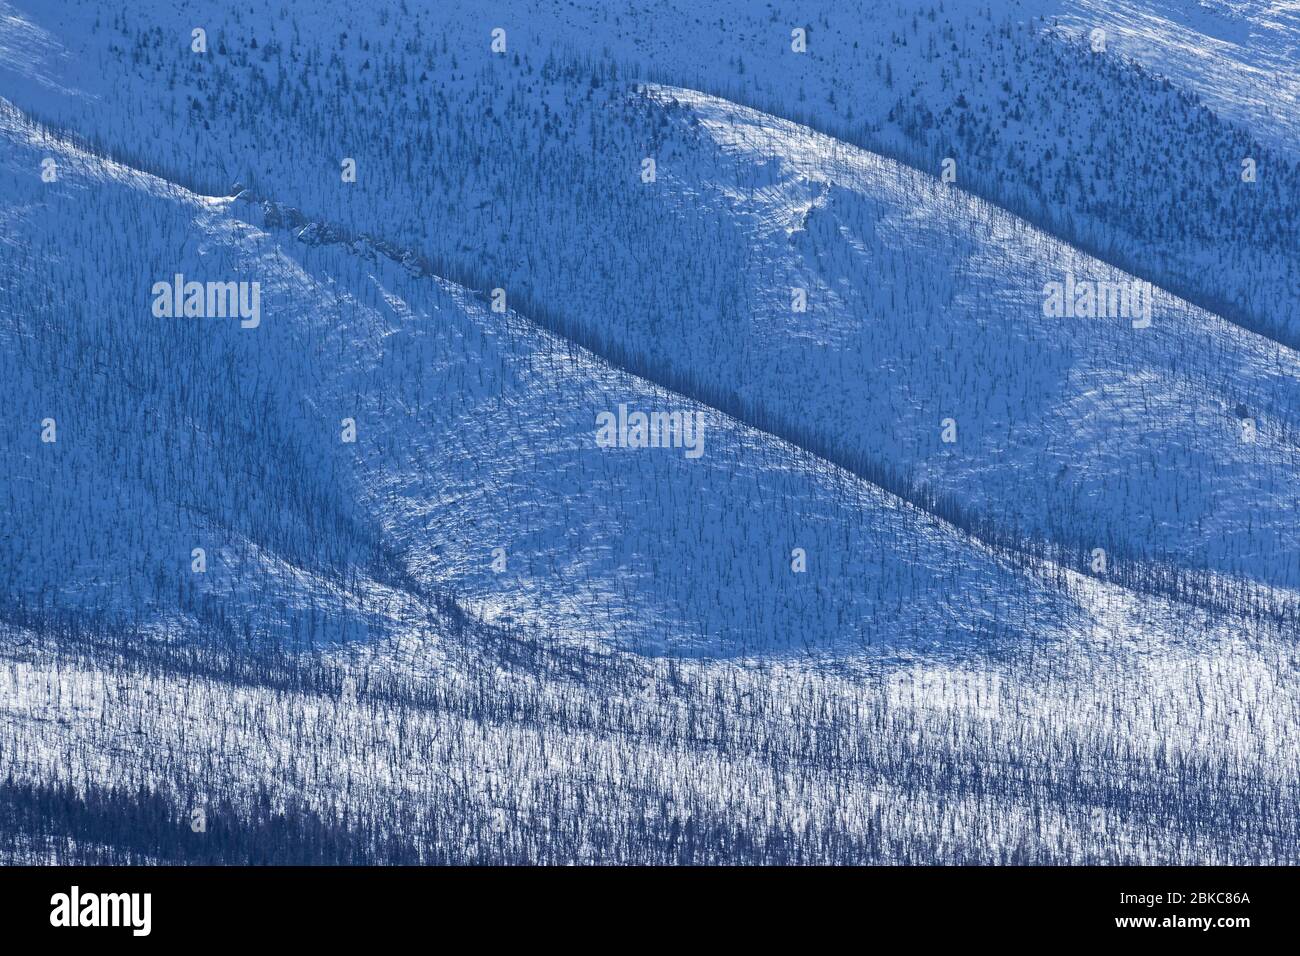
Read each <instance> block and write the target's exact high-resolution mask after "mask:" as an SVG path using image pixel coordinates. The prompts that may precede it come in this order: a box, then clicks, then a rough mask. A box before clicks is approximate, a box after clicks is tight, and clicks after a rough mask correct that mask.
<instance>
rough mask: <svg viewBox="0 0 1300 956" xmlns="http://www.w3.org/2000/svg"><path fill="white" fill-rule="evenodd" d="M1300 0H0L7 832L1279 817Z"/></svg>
mask: <svg viewBox="0 0 1300 956" xmlns="http://www.w3.org/2000/svg"><path fill="white" fill-rule="evenodd" d="M1297 17H1298V14H1297V10H1296V8H1295V5H1294V4H1286V3H1281V2H1272V3H1268V2H1263V0H1261V2H1246V0H1242V2H1235V3H1227V2H1225V3H1211V2H1208V0H1206V2H1202V3H1199V4H1192V3H1187V4H1182V3H1168V2H1164V0H1125V2H1116V3H1104V4H1103V3H1094V2H1091V0H1006V2H1000V3H998V2H995V3H987V4H978V5H977V4H964V3H953V2H940V0H933V2H922V0H893V2H885V3H877V2H866V0H863V2H861V3H853V2H849V3H843V2H839V3H826V4H821V3H809V2H800V3H786V2H776V3H771V4H765V5H762V6H761V7H760V6H758V5H752V4H740V3H723V2H719V0H691V2H689V3H687V2H685V0H681V2H679V0H666V2H664V3H659V4H654V5H651V6H648V7H647V6H645V5H619V4H607V3H603V2H596V0H573V2H569V0H566V2H563V3H560V2H555V3H549V2H544V3H537V2H528V3H524V2H505V3H499V4H493V5H491V6H490V7H487V6H485V5H482V4H474V3H468V2H465V3H460V2H456V3H447V2H439V3H434V2H424V0H395V2H389V0H377V2H375V3H370V4H360V5H357V4H344V3H338V2H333V0H327V2H319V3H313V4H311V5H285V4H263V3H261V2H258V0H253V2H252V3H249V2H248V0H242V2H238V3H236V2H234V0H204V2H197V3H186V4H177V3H174V2H167V3H163V2H161V0H157V2H155V0H149V2H142V3H130V4H127V3H121V2H108V0H81V2H71V0H70V2H66V3H59V2H54V3H51V2H46V0H42V2H35V0H0V97H2V98H3V99H2V100H0V182H2V183H3V190H2V191H0V397H2V398H3V402H2V403H0V860H3V861H20V862H21V861H39V862H68V863H78V862H109V863H118V862H130V863H159V862H187V863H188V862H193V863H293V862H308V863H337V862H350V863H393V862H399V863H446V862H451V863H471V862H480V863H574V862H578V863H664V862H672V863H728V864H743V863H760V864H761V863H980V862H982V863H990V862H992V863H1043V862H1047V863H1079V862H1093V863H1131V862H1172V863H1217V862H1225V863H1252V862H1255V863H1258V862H1264V863H1294V862H1297V861H1298V860H1300V832H1298V831H1300V789H1298V788H1300V749H1298V748H1300V743H1298V742H1300V660H1298V659H1297V647H1296V637H1297V633H1300V521H1297V506H1298V505H1300V352H1298V351H1297V349H1298V348H1300V271H1298V270H1300V235H1298V232H1297V225H1298V223H1300V130H1297V126H1296V116H1297V113H1296V110H1295V108H1294V107H1295V106H1296V98H1297V89H1300V87H1297V80H1296V75H1297V74H1296V66H1297V49H1298V46H1297V44H1298V43H1300V20H1298V19H1297Z"/></svg>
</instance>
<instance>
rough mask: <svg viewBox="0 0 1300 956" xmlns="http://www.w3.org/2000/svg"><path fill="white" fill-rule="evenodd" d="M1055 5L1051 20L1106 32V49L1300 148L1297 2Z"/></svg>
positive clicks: (1112, 0) (1072, 28) (1269, 139)
mask: <svg viewBox="0 0 1300 956" xmlns="http://www.w3.org/2000/svg"><path fill="white" fill-rule="evenodd" d="M1055 7H1056V9H1054V10H1053V12H1054V13H1056V14H1057V19H1056V21H1055V22H1054V26H1057V25H1059V28H1060V29H1061V30H1062V31H1064V32H1065V33H1067V34H1070V33H1073V34H1075V35H1078V36H1080V37H1082V36H1085V35H1089V34H1091V33H1092V31H1093V30H1097V29H1100V30H1104V31H1105V34H1106V36H1105V42H1106V44H1107V46H1108V48H1109V49H1111V50H1113V51H1115V52H1117V53H1119V54H1120V55H1122V56H1124V57H1127V58H1130V59H1132V60H1133V61H1135V62H1137V63H1141V64H1143V65H1144V66H1146V67H1147V68H1149V69H1151V70H1152V71H1153V72H1156V73H1159V74H1161V75H1164V76H1168V77H1171V78H1173V79H1174V80H1176V81H1177V82H1179V83H1181V84H1183V85H1185V86H1186V87H1187V88H1188V89H1191V90H1195V91H1196V93H1197V94H1199V95H1200V96H1201V97H1202V98H1203V99H1204V100H1205V101H1206V102H1207V103H1209V104H1210V105H1211V107H1212V108H1213V109H1214V110H1215V111H1216V112H1218V113H1219V114H1220V115H1222V116H1225V117H1227V118H1229V119H1231V120H1233V121H1234V122H1237V123H1239V124H1240V125H1242V126H1243V127H1246V128H1249V129H1250V130H1251V131H1252V132H1253V133H1254V134H1255V135H1256V136H1257V137H1259V139H1260V140H1261V141H1262V142H1265V143H1267V144H1268V145H1269V146H1271V147H1273V148H1275V149H1278V150H1281V151H1284V152H1286V153H1289V154H1290V155H1291V156H1293V157H1294V156H1296V155H1297V154H1298V153H1300V75H1297V73H1296V64H1297V63H1300V5H1297V4H1296V3H1295V2H1294V0H1194V2H1193V0H1065V2H1064V3H1060V4H1056V5H1055ZM1048 9H1051V8H1048Z"/></svg>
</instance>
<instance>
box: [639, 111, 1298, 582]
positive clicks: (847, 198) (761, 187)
mask: <svg viewBox="0 0 1300 956" xmlns="http://www.w3.org/2000/svg"><path fill="white" fill-rule="evenodd" d="M648 95H649V96H650V97H651V98H653V99H655V100H656V101H658V102H661V103H664V104H667V105H669V106H671V107H673V109H672V110H670V113H673V114H674V115H675V117H676V118H675V121H676V122H679V123H681V124H682V125H684V126H686V127H690V128H695V129H699V130H702V131H703V133H704V136H705V137H706V138H707V139H708V140H710V141H711V142H714V143H716V144H717V145H718V146H719V147H720V149H721V158H720V159H719V161H718V162H717V165H715V166H712V167H705V168H702V166H701V164H699V163H698V162H696V163H692V164H691V165H689V166H684V167H682V168H680V169H679V168H678V167H672V166H668V167H665V168H664V170H663V178H664V180H665V182H664V184H663V186H662V188H663V190H664V193H665V195H666V196H670V197H673V198H675V199H677V200H678V201H680V202H682V203H683V204H688V205H690V206H692V207H697V208H698V207H699V206H701V205H706V206H710V207H711V208H716V209H717V214H718V215H720V216H721V215H734V216H735V217H736V219H737V221H738V222H739V223H740V224H741V228H742V231H743V234H744V236H745V241H746V243H747V245H748V247H749V248H750V249H752V250H754V255H753V256H752V258H751V261H750V264H749V271H748V281H749V288H750V290H751V297H752V298H751V300H750V302H749V305H750V308H751V310H752V316H753V317H752V320H751V322H750V323H749V324H748V326H747V327H746V328H745V329H744V330H743V332H742V333H741V334H739V335H738V334H737V333H736V330H734V329H730V330H728V332H727V336H728V340H729V341H731V342H733V343H734V344H735V347H733V348H731V349H726V348H724V347H723V343H722V341H721V338H720V337H719V336H718V335H717V334H716V332H714V331H713V330H709V329H708V328H707V327H701V326H700V325H698V324H697V323H695V322H692V321H690V320H689V319H687V320H685V321H683V322H682V323H681V326H680V328H679V329H678V330H677V332H676V335H677V336H679V337H680V338H681V339H682V340H684V341H686V342H688V343H690V346H689V347H688V348H687V349H685V350H684V351H685V354H686V355H688V356H693V357H696V361H695V366H696V372H697V375H698V376H699V378H700V379H704V378H705V376H706V375H707V374H709V373H710V372H712V374H714V375H716V376H718V377H721V378H723V379H724V380H727V381H729V383H730V384H731V385H732V386H733V387H734V388H735V389H736V391H737V393H738V394H739V395H740V396H742V402H743V403H744V404H745V406H746V407H748V408H749V409H750V410H751V414H752V415H754V416H755V417H756V418H760V417H762V416H764V415H767V416H771V420H774V421H775V422H777V423H778V425H777V426H776V430H778V431H782V432H788V433H791V434H799V435H801V436H805V437H804V441H805V443H806V444H807V445H808V446H809V447H815V448H819V449H829V450H830V453H831V454H832V455H834V456H835V457H836V458H837V460H840V461H844V462H846V463H857V468H858V470H860V471H862V472H864V473H865V472H869V471H870V470H871V469H872V468H873V467H874V468H881V469H883V470H886V471H888V470H889V469H890V467H891V466H892V468H893V469H894V471H893V480H894V481H896V482H898V484H899V486H900V487H907V486H908V485H910V486H911V487H912V488H913V489H920V488H926V489H930V490H932V491H933V492H934V493H935V494H937V495H938V496H939V497H940V498H941V499H945V500H947V501H951V502H955V503H956V504H957V505H958V506H959V507H960V509H961V510H962V511H963V512H964V514H965V515H966V516H967V520H970V521H971V522H972V523H973V524H981V525H991V526H992V528H993V529H994V533H997V532H998V531H1003V532H1005V531H1013V532H1014V533H1017V534H1027V535H1029V536H1032V537H1036V538H1040V539H1044V540H1051V541H1055V542H1057V543H1059V544H1061V545H1063V546H1065V547H1067V548H1068V549H1071V550H1072V551H1073V552H1074V553H1075V554H1076V555H1077V558H1076V560H1077V561H1078V566H1079V567H1080V568H1083V567H1086V566H1087V563H1088V560H1089V555H1090V554H1091V552H1092V549H1093V548H1103V549H1105V550H1106V551H1107V553H1108V554H1118V555H1123V556H1126V557H1133V558H1137V557H1146V558H1151V559H1157V560H1160V561H1163V562H1171V563H1173V564H1175V565H1177V566H1179V567H1183V568H1205V569H1209V570H1212V571H1215V572H1220V573H1222V574H1227V575H1241V576H1245V577H1247V578H1252V579H1256V580H1260V581H1266V582H1271V583H1275V584H1281V585H1285V586H1288V587H1291V586H1294V585H1296V584H1297V583H1298V582H1300V537H1297V532H1296V528H1295V524H1294V522H1293V521H1292V520H1291V514H1292V512H1293V509H1294V508H1295V506H1296V504H1297V503H1298V502H1300V479H1298V478H1297V474H1298V468H1297V466H1298V465H1300V458H1298V456H1300V448H1298V447H1297V443H1296V436H1297V434H1300V430H1298V426H1300V421H1298V420H1297V417H1296V416H1297V414H1298V413H1300V384H1298V383H1300V356H1298V355H1297V353H1296V352H1294V351H1293V350H1291V349H1289V348H1287V347H1285V346H1282V345H1279V344H1277V343H1275V342H1273V341H1270V340H1268V339H1266V338H1263V337H1261V336H1259V335H1256V334H1254V333H1251V332H1247V331H1245V330H1243V329H1241V328H1240V327H1238V326H1235V325H1233V324H1232V323H1229V322H1227V321H1225V320H1223V319H1221V318H1219V317H1218V316H1215V315H1212V314H1210V313H1207V312H1205V311H1204V310H1202V309H1198V308H1195V307H1193V306H1190V305H1188V304H1187V303H1186V302H1183V301H1181V300H1179V299H1177V298H1176V297H1174V296H1171V295H1169V294H1167V293H1166V292H1164V291H1163V290H1161V289H1159V288H1153V289H1152V290H1151V301H1150V305H1149V310H1146V311H1144V310H1143V309H1142V308H1141V307H1139V303H1138V302H1137V301H1136V300H1135V303H1134V308H1133V309H1132V310H1131V311H1130V312H1126V313H1124V314H1118V313H1119V311H1120V310H1116V314H1111V315H1109V316H1107V315H1099V316H1095V317H1089V316H1086V315H1079V316H1075V315H1061V314H1054V315H1046V314H1045V312H1046V311H1049V305H1050V303H1049V300H1050V298H1051V291H1050V290H1051V287H1052V285H1053V284H1056V286H1057V287H1058V288H1062V287H1065V286H1066V285H1067V284H1070V283H1074V284H1075V286H1076V287H1077V288H1078V289H1083V288H1084V287H1085V286H1088V288H1089V289H1091V288H1092V286H1089V283H1093V284H1098V283H1100V284H1102V285H1100V286H1097V288H1104V287H1107V286H1112V285H1116V284H1122V285H1123V286H1124V287H1125V288H1131V287H1132V286H1133V283H1134V281H1135V280H1134V277H1133V276H1131V275H1128V274H1125V273H1122V272H1120V271H1118V270H1116V269H1114V268H1113V267H1110V266H1108V265H1106V264H1105V263H1103V262H1100V261H1098V260H1096V259H1094V258H1092V257H1090V256H1087V255H1085V254H1082V253H1080V252H1078V251H1077V250H1075V249H1072V248H1071V247H1069V246H1068V245H1066V244H1065V243H1063V242H1061V241H1059V240H1057V239H1055V238H1053V237H1051V236H1048V235H1045V234H1043V233H1042V232H1040V231H1039V230H1037V229H1035V228H1034V227H1032V226H1030V225H1029V224H1027V223H1025V222H1023V221H1021V220H1018V219H1017V218H1015V217H1014V216H1011V215H1008V214H1006V213H1004V212H1003V211H1001V210H999V209H997V208H995V207H992V206H990V205H989V204H987V203H985V202H983V201H980V200H977V199H974V198H972V197H970V196H969V195H968V194H965V193H962V192H959V191H955V190H952V189H950V188H947V187H945V186H944V185H943V184H942V183H940V182H936V181H935V180H933V179H931V178H929V177H926V176H922V175H918V174H916V173H914V172H913V171H911V170H909V169H907V168H906V167H903V166H901V165H899V164H898V163H895V162H892V161H889V160H884V159H882V158H880V157H878V156H875V155H873V154H871V153H868V152H865V151H862V150H859V149H856V148H854V147H851V146H846V145H845V144H843V143H840V142H838V141H836V140H834V139H832V138H830V137H828V136H825V135H822V134H817V133H814V132H812V131H810V130H808V129H806V128H804V127H800V126H798V125H797V124H794V123H790V122H788V121H784V120H778V119H775V118H773V117H771V116H768V115H765V114H761V113H758V112H755V111H753V110H748V109H745V108H741V107H737V106H735V105H734V104H731V103H728V102H726V101H722V100H718V99H716V98H713V97H707V96H704V95H701V94H697V93H692V92H690V91H684V90H679V89H665V88H654V89H651V90H650V91H649V93H648ZM679 107H680V108H682V109H684V111H685V112H684V114H680V115H678V114H676V112H675V110H676V108H679ZM794 290H806V299H807V303H808V305H807V311H806V312H800V311H797V309H796V308H794V307H792V300H791V292H792V291H794ZM1080 295H1081V293H1080ZM1080 301H1082V299H1078V298H1077V299H1076V302H1075V304H1076V305H1078V304H1079V302H1080ZM1121 305H1122V303H1121ZM1099 311H1101V309H1100V305H1099ZM1148 322H1149V326H1147V323H1148ZM633 339H634V341H635V343H636V346H637V347H644V346H643V341H644V339H637V338H636V336H635V335H634V336H633ZM945 419H952V421H953V423H954V426H955V427H954V429H953V430H954V432H955V438H956V440H955V441H953V442H951V443H945V442H944V440H943V439H944V427H943V425H942V423H943V422H944V420H945ZM950 437H951V436H950ZM910 494H911V496H912V497H916V498H917V499H918V500H920V499H921V497H922V495H921V493H920V492H919V491H915V490H914V491H913V492H911V493H910ZM1284 502H1285V503H1286V504H1284V505H1283V504H1282V503H1284ZM1279 505H1281V506H1279Z"/></svg>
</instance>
